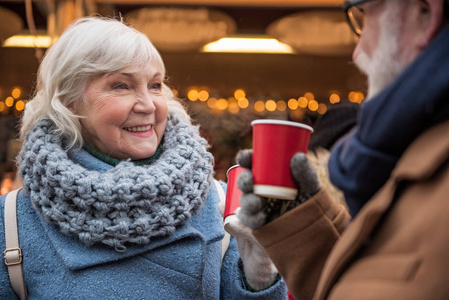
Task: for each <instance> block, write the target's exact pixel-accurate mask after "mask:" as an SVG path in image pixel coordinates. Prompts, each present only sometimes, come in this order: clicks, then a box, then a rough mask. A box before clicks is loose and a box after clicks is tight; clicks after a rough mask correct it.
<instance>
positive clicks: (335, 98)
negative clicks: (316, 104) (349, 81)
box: [329, 94, 341, 104]
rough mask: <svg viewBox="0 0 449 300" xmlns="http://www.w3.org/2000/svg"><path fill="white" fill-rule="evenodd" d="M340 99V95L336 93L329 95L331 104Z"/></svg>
mask: <svg viewBox="0 0 449 300" xmlns="http://www.w3.org/2000/svg"><path fill="white" fill-rule="evenodd" d="M340 100H341V99H340V96H339V95H338V94H332V95H330V97H329V102H330V103H332V104H335V103H338V102H340Z"/></svg>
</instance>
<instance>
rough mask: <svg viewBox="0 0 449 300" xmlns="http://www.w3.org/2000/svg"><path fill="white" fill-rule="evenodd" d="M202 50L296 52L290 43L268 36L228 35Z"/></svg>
mask: <svg viewBox="0 0 449 300" xmlns="http://www.w3.org/2000/svg"><path fill="white" fill-rule="evenodd" d="M202 52H231V53H283V54H292V53H294V51H293V49H292V48H291V47H290V46H289V45H286V44H284V43H281V42H279V41H278V40H276V39H274V38H267V37H226V38H222V39H220V40H218V41H215V42H212V43H209V44H207V45H205V46H204V47H203V49H202Z"/></svg>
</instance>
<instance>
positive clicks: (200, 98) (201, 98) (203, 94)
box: [198, 90, 209, 102]
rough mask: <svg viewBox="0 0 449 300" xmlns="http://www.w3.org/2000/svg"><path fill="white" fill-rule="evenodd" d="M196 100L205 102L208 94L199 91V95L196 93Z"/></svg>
mask: <svg viewBox="0 0 449 300" xmlns="http://www.w3.org/2000/svg"><path fill="white" fill-rule="evenodd" d="M198 99H199V100H200V101H203V102H204V101H207V99H209V93H208V92H207V91H204V90H203V91H200V92H199V93H198Z"/></svg>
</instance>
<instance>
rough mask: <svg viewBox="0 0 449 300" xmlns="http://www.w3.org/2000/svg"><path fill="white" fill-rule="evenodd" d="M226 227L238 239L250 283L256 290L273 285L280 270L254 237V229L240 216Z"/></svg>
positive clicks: (247, 280)
mask: <svg viewBox="0 0 449 300" xmlns="http://www.w3.org/2000/svg"><path fill="white" fill-rule="evenodd" d="M238 210H239V209H237V213H238ZM225 229H226V231H227V232H229V234H231V235H233V236H234V237H235V238H236V240H237V247H238V249H239V253H240V258H241V259H242V262H243V272H244V275H245V278H246V282H247V283H248V285H249V286H250V287H251V288H252V289H253V290H255V291H262V290H265V289H267V288H269V287H270V286H271V285H273V283H274V282H275V281H276V280H277V278H276V277H277V274H278V271H277V269H276V267H275V266H274V264H273V262H272V261H271V259H270V258H269V257H268V254H267V253H266V252H265V250H264V248H263V247H262V246H261V245H260V244H259V242H258V241H257V240H256V239H255V238H254V236H253V234H252V233H251V231H252V229H251V228H249V227H247V226H245V225H244V224H243V223H241V222H240V221H239V219H238V218H233V219H232V221H231V222H229V223H228V224H227V225H226V227H225Z"/></svg>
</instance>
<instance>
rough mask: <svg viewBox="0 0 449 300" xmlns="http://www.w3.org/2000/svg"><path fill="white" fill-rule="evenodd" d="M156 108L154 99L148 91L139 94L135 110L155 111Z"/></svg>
mask: <svg viewBox="0 0 449 300" xmlns="http://www.w3.org/2000/svg"><path fill="white" fill-rule="evenodd" d="M155 110H156V106H155V105H154V101H153V99H152V97H151V94H150V93H149V92H148V91H145V92H141V93H139V95H138V99H137V103H136V104H135V105H134V111H135V112H138V113H150V114H151V113H153V112H154V111H155Z"/></svg>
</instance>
